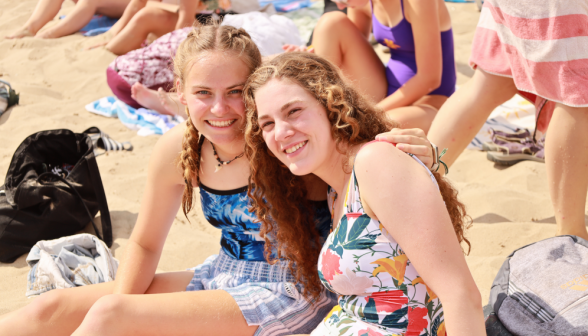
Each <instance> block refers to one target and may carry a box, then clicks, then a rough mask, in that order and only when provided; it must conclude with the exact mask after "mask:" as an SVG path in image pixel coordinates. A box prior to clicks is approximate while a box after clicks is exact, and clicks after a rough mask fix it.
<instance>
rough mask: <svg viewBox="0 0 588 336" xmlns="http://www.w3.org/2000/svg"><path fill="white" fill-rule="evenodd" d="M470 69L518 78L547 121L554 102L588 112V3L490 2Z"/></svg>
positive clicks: (575, 0) (484, 10)
mask: <svg viewBox="0 0 588 336" xmlns="http://www.w3.org/2000/svg"><path fill="white" fill-rule="evenodd" d="M470 65H472V66H473V67H477V66H479V67H480V68H481V69H482V70H484V71H486V72H488V73H491V74H495V75H500V76H506V77H511V78H513V80H514V83H515V85H516V86H517V88H518V89H519V90H520V91H522V92H524V93H523V94H522V95H523V96H524V97H525V98H527V99H529V100H530V101H531V102H533V103H535V105H536V106H537V107H543V109H538V112H539V111H541V110H543V111H544V112H545V113H544V116H542V117H544V118H546V117H549V116H550V112H552V110H553V108H554V106H555V104H554V103H553V102H556V103H562V104H565V105H568V106H573V107H587V106H588V1H586V0H565V1H560V0H486V1H485V2H484V6H483V8H482V11H481V13H480V21H479V22H478V27H477V29H476V34H475V37H474V42H473V45H472V56H471V59H470ZM546 101H551V103H548V104H546ZM542 113H543V112H542ZM538 126H539V125H538Z"/></svg>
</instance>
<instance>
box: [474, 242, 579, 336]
mask: <svg viewBox="0 0 588 336" xmlns="http://www.w3.org/2000/svg"><path fill="white" fill-rule="evenodd" d="M489 305H490V306H491V308H492V310H493V314H492V315H491V316H490V318H489V320H488V321H487V323H486V327H487V330H488V328H489V322H492V323H493V326H494V327H496V319H494V320H492V317H493V315H494V316H495V317H497V318H498V320H499V322H500V323H502V325H504V327H506V329H508V331H509V332H510V333H512V334H513V335H516V336H527V335H528V336H536V335H541V336H556V335H558V336H560V335H561V336H567V335H569V336H580V335H588V241H586V240H584V239H582V238H579V237H576V236H559V237H553V238H549V239H545V240H542V241H539V242H536V243H533V244H530V245H527V246H525V247H522V248H520V249H518V250H516V251H514V252H513V253H512V254H511V255H510V256H508V258H507V259H506V261H505V262H504V264H503V265H502V267H501V268H500V270H499V271H498V274H497V275H496V278H495V279H494V283H493V284H492V289H491V291H490V303H489ZM507 334H508V333H502V334H500V333H496V334H495V335H507ZM489 335H492V334H491V333H489Z"/></svg>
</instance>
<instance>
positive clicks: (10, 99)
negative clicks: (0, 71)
mask: <svg viewBox="0 0 588 336" xmlns="http://www.w3.org/2000/svg"><path fill="white" fill-rule="evenodd" d="M18 98H19V95H18V94H17V93H16V92H14V90H13V89H12V87H11V86H10V84H8V82H6V81H3V80H1V79H0V116H1V115H2V113H4V112H6V110H8V108H10V107H11V106H12V105H16V104H18Z"/></svg>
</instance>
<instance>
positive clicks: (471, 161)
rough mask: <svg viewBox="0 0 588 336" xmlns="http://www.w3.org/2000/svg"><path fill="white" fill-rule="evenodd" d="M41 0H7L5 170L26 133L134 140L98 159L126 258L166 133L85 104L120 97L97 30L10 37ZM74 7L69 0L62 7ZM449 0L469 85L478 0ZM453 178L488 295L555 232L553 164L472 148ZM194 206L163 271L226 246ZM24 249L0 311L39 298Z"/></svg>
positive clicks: (3, 273) (0, 274)
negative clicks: (510, 259)
mask: <svg viewBox="0 0 588 336" xmlns="http://www.w3.org/2000/svg"><path fill="white" fill-rule="evenodd" d="M36 2H37V0H21V1H18V2H16V1H13V0H0V79H3V80H6V81H9V82H10V83H11V84H12V85H13V87H14V88H15V89H16V90H17V92H20V95H21V100H20V105H19V106H16V107H14V108H12V109H11V110H9V111H8V112H7V113H5V114H4V115H2V116H1V117H0V177H1V178H2V179H4V177H5V175H6V172H7V170H8V165H9V164H10V160H11V158H12V154H13V153H14V151H15V150H16V148H17V147H18V145H19V144H20V143H21V142H22V141H23V140H24V138H25V137H27V136H28V135H30V134H32V133H35V132H38V131H41V130H47V129H57V128H67V129H71V130H73V131H75V132H82V131H83V130H85V129H86V128H88V127H90V126H97V127H99V128H100V129H101V130H103V131H104V132H106V133H108V134H109V135H110V136H111V137H112V138H114V139H116V140H118V141H131V142H132V144H133V146H134V150H133V151H132V152H124V153H122V152H116V153H110V154H108V155H103V156H100V157H98V159H97V161H98V165H99V169H100V173H101V177H102V180H103V183H104V189H105V191H106V196H107V199H108V204H109V207H110V210H111V217H112V222H113V231H114V244H113V246H112V251H113V252H114V255H115V257H116V258H118V259H119V260H120V259H121V258H122V256H123V254H124V252H125V247H126V244H127V241H128V238H129V236H130V234H131V231H132V228H133V225H134V223H135V220H136V219H137V215H138V212H139V207H140V201H141V197H142V193H143V188H144V186H145V182H146V176H147V169H146V167H147V164H148V160H149V156H150V154H151V151H152V149H153V147H154V145H155V143H156V141H157V140H158V138H159V136H148V137H141V136H138V135H137V133H136V132H135V131H132V130H129V129H127V128H126V127H125V126H124V125H122V124H121V122H120V121H119V120H118V119H112V118H105V117H101V116H97V115H94V114H91V113H89V112H87V111H86V110H85V109H84V106H85V105H86V104H88V103H90V102H92V101H94V100H96V99H99V98H101V97H104V96H109V95H112V93H111V91H110V89H109V87H108V86H107V84H106V75H105V71H106V67H107V66H108V64H109V63H110V62H111V61H112V60H114V58H115V56H114V55H113V54H111V53H110V52H108V51H106V50H104V49H102V48H98V49H93V50H86V49H87V47H88V46H89V45H91V44H92V40H93V41H96V39H99V37H97V38H86V37H83V36H81V35H79V34H77V35H73V36H68V37H64V38H60V39H55V40H40V39H33V38H25V39H21V40H5V39H3V37H4V36H5V35H7V34H8V33H10V32H12V31H13V30H15V29H16V28H18V26H19V25H21V24H22V23H23V22H25V21H26V19H27V18H28V17H29V16H30V14H31V12H32V10H33V8H34V7H35V5H36ZM72 6H73V3H72V2H71V1H66V2H65V4H64V7H63V9H62V13H67V11H68V10H70V9H71V7H72ZM447 6H448V8H449V11H450V13H451V16H452V21H453V33H454V37H455V48H456V52H455V55H456V62H457V69H458V84H461V83H464V82H465V81H466V80H467V79H468V78H469V77H470V76H472V74H473V70H471V69H470V67H469V66H468V59H469V55H470V46H471V42H472V39H473V35H474V30H475V27H476V23H477V20H478V16H479V12H478V11H477V8H476V5H475V4H454V3H448V4H447ZM377 48H379V47H377ZM449 178H450V179H451V181H452V182H453V183H454V184H455V186H456V187H457V188H458V189H459V192H460V198H461V200H462V201H463V202H464V203H465V204H466V206H467V209H468V212H469V214H470V216H471V217H472V218H473V219H474V225H473V227H472V228H471V229H470V230H469V231H468V232H467V237H469V239H470V241H471V243H472V250H471V253H470V255H469V256H467V262H468V265H469V267H470V269H471V271H472V273H473V275H474V278H475V280H476V283H477V284H478V286H479V288H480V291H481V293H482V297H483V301H484V303H486V302H487V300H488V295H489V292H490V285H491V283H492V281H493V279H494V276H495V275H496V272H497V271H498V269H499V267H500V266H501V264H502V263H503V261H504V258H505V257H506V256H507V255H508V254H510V253H511V252H512V251H513V250H514V249H516V248H519V247H522V246H524V245H526V244H529V243H532V242H535V241H537V240H540V239H544V238H548V237H550V236H553V235H554V234H555V220H554V214H553V209H552V206H551V202H550V199H549V192H548V188H547V182H546V172H545V165H544V164H541V163H536V162H530V161H527V162H522V163H519V164H517V165H515V166H513V167H509V168H502V167H499V166H495V165H494V164H493V163H492V162H490V161H488V160H486V154H485V153H482V152H478V151H471V150H468V151H466V152H465V153H464V154H463V155H462V156H461V157H460V158H459V159H458V161H457V162H456V163H455V165H454V166H453V167H451V171H450V174H449ZM0 184H3V182H2V183H0ZM195 209H196V210H197V211H193V213H192V215H191V216H190V220H189V221H188V220H187V219H186V218H185V217H184V216H183V214H182V213H181V211H179V212H178V214H177V216H176V220H175V221H174V224H173V226H172V229H171V232H170V234H169V236H168V238H167V241H166V245H165V247H164V252H163V255H162V258H161V261H160V263H159V267H158V271H160V272H163V271H174V270H183V269H186V268H189V267H193V266H195V265H198V264H199V263H201V262H202V261H204V259H206V257H208V256H209V255H211V254H214V253H217V252H218V250H219V247H220V245H219V239H220V231H219V230H217V229H214V228H213V227H212V226H211V225H209V224H208V223H207V222H206V220H205V219H204V218H203V216H202V213H201V212H200V211H199V206H198V205H197V206H196V207H195ZM98 218H99V217H98ZM88 230H90V229H88ZM88 232H91V231H88ZM25 257H26V255H23V256H22V257H20V258H19V259H18V260H17V261H16V262H15V263H13V264H0V315H1V314H4V313H7V312H10V311H13V310H15V309H17V308H20V307H22V306H24V305H26V304H28V303H29V302H31V300H29V299H27V298H25V295H24V293H25V290H26V277H27V273H28V271H29V267H28V266H27V264H26V262H25Z"/></svg>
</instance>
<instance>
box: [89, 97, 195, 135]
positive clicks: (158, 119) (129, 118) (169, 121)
mask: <svg viewBox="0 0 588 336" xmlns="http://www.w3.org/2000/svg"><path fill="white" fill-rule="evenodd" d="M86 110H88V111H89V112H92V113H95V114H98V115H101V116H104V117H110V118H118V119H120V121H121V122H122V123H123V124H124V125H125V126H126V127H128V128H130V129H132V130H136V131H137V134H138V135H140V136H147V135H152V134H163V133H165V132H167V131H169V130H170V129H172V128H173V127H174V126H176V125H178V124H180V123H182V122H184V118H182V117H180V116H170V115H164V114H159V113H157V112H155V111H153V110H148V109H144V108H139V109H136V108H133V107H131V106H129V105H127V104H125V103H123V102H122V101H120V100H118V99H116V98H115V97H112V96H111V97H104V98H101V99H99V100H97V101H94V102H92V103H90V104H88V105H86Z"/></svg>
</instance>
